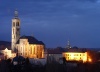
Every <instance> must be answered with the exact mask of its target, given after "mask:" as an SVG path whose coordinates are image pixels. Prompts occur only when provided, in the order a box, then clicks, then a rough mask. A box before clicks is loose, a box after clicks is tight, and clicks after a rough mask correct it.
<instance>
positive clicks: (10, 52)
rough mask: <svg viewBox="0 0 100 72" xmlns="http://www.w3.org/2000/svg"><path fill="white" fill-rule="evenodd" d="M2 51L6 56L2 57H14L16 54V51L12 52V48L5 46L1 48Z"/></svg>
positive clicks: (0, 51)
mask: <svg viewBox="0 0 100 72" xmlns="http://www.w3.org/2000/svg"><path fill="white" fill-rule="evenodd" d="M0 53H2V54H3V56H4V57H3V58H2V59H8V58H13V57H15V56H16V53H14V52H12V50H11V49H8V48H3V49H2V50H0Z"/></svg>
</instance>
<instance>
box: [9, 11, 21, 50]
mask: <svg viewBox="0 0 100 72" xmlns="http://www.w3.org/2000/svg"><path fill="white" fill-rule="evenodd" d="M19 37H20V19H19V18H18V11H17V10H15V12H14V18H13V19H12V44H11V46H12V47H11V48H12V51H14V50H15V47H16V42H17V41H18V39H19Z"/></svg>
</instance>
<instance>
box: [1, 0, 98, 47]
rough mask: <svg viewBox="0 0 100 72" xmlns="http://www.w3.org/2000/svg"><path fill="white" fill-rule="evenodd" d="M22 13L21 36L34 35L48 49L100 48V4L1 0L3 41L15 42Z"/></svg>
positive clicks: (79, 0) (94, 1)
mask: <svg viewBox="0 0 100 72" xmlns="http://www.w3.org/2000/svg"><path fill="white" fill-rule="evenodd" d="M16 9H17V10H18V12H19V18H20V20H21V36H22V35H28V36H29V35H33V36H34V37H35V38H37V39H38V40H41V41H43V42H44V43H45V44H46V47H48V48H50V47H52V48H55V47H58V46H61V47H66V45H67V41H68V40H70V44H71V46H72V47H73V46H77V47H81V48H83V47H85V48H100V0H0V40H4V41H11V20H12V18H13V17H14V11H15V10H16Z"/></svg>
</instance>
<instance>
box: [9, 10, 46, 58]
mask: <svg viewBox="0 0 100 72" xmlns="http://www.w3.org/2000/svg"><path fill="white" fill-rule="evenodd" d="M20 24H21V23H20V19H19V17H18V11H17V10H16V11H15V14H14V18H13V19H12V42H11V48H12V51H14V52H17V53H18V55H21V56H23V57H25V58H26V57H28V58H44V49H45V44H44V43H43V42H42V41H39V40H37V39H36V38H35V37H34V36H25V35H23V36H20V28H21V27H20Z"/></svg>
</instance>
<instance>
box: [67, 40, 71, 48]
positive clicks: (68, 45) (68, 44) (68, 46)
mask: <svg viewBox="0 0 100 72" xmlns="http://www.w3.org/2000/svg"><path fill="white" fill-rule="evenodd" d="M67 48H68V49H69V48H71V46H70V41H69V40H68V43H67Z"/></svg>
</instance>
